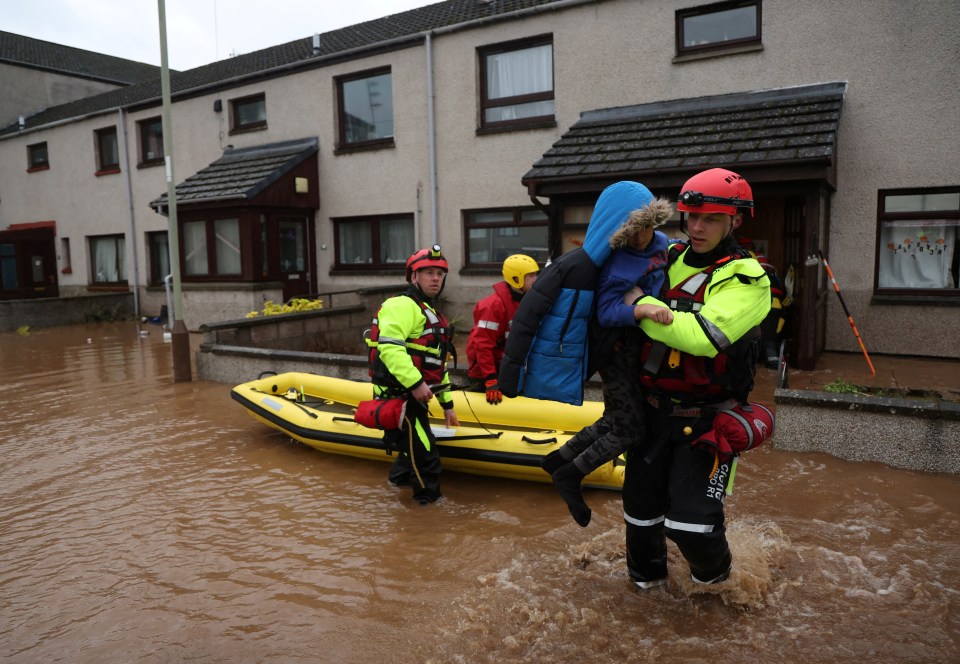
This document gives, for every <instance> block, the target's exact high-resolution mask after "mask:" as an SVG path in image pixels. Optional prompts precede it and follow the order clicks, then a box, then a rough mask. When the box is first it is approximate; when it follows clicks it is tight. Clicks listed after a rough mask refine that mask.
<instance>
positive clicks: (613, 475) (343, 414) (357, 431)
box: [230, 372, 623, 490]
mask: <svg viewBox="0 0 960 664" xmlns="http://www.w3.org/2000/svg"><path fill="white" fill-rule="evenodd" d="M230 395H231V397H232V398H233V399H234V400H235V401H237V402H238V403H240V405H242V406H243V407H244V408H245V409H246V411H247V413H248V414H249V415H250V416H251V417H253V418H254V419H255V420H257V421H259V422H262V423H263V424H266V425H267V426H269V427H272V428H273V429H276V430H278V431H282V432H284V433H286V434H287V435H289V436H290V437H291V438H294V439H296V440H299V441H300V442H301V443H304V444H306V445H309V446H310V447H313V448H315V449H318V450H321V451H323V452H330V453H333V454H345V455H349V456H354V457H361V458H364V459H373V460H377V461H392V459H393V457H391V456H390V455H388V454H387V453H386V451H385V449H384V446H383V440H382V438H383V432H382V431H379V430H377V429H369V428H367V427H364V426H361V425H360V424H357V423H356V422H354V421H353V413H354V410H355V409H356V406H357V404H358V403H360V402H361V401H364V400H367V399H372V398H373V388H372V387H371V385H370V383H366V382H357V381H352V380H344V379H342V378H331V377H329V376H320V375H317V374H310V373H301V372H289V373H283V374H271V375H264V376H261V377H260V378H258V379H257V380H253V381H250V382H248V383H242V384H240V385H237V386H236V387H234V388H233V389H232V390H231V393H230ZM453 401H454V407H455V408H456V412H457V417H458V419H459V420H460V426H459V427H458V428H456V429H447V428H446V427H445V426H444V420H443V413H442V409H441V408H440V405H439V404H438V403H437V400H436V399H434V400H433V401H431V402H430V416H431V419H432V420H433V422H434V425H433V430H434V433H435V435H436V436H437V445H438V447H439V450H440V457H441V459H442V462H443V467H444V469H447V470H455V471H460V472H464V473H472V474H474V475H489V476H492V477H505V478H509V479H517V480H528V481H534V482H549V481H550V476H549V475H548V474H547V473H546V472H544V471H543V470H542V469H541V468H540V460H541V459H542V458H543V456H544V455H546V454H547V453H549V452H551V451H553V450H555V449H557V448H558V447H560V446H561V445H563V444H564V443H565V442H566V441H567V440H569V438H570V437H571V436H573V435H574V434H575V433H576V432H577V431H579V430H580V429H582V428H583V427H585V426H587V425H588V424H592V423H593V422H594V421H596V420H597V418H599V417H600V415H602V414H603V404H601V403H598V402H586V403H584V404H583V405H582V406H571V405H569V404H561V403H554V402H550V401H540V400H537V399H527V398H525V397H518V398H516V399H504V400H503V402H502V403H500V404H498V405H496V406H491V405H490V404H488V403H487V401H486V397H485V395H484V394H483V393H482V392H464V391H455V392H453ZM584 486H585V487H593V488H603V489H615V490H619V489H620V488H621V487H622V486H623V465H622V462H621V461H620V460H617V461H616V462H610V463H607V464H605V465H603V466H601V467H600V468H598V469H597V470H595V471H594V472H592V473H591V474H590V475H588V476H587V477H586V479H585V480H584Z"/></svg>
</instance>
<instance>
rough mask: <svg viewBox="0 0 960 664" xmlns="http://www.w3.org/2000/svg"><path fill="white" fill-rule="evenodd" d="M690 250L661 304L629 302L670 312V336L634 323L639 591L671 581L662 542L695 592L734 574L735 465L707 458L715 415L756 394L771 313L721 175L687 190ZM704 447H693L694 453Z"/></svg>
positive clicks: (737, 204) (629, 496)
mask: <svg viewBox="0 0 960 664" xmlns="http://www.w3.org/2000/svg"><path fill="white" fill-rule="evenodd" d="M677 209H678V210H680V211H681V212H685V213H686V220H685V223H686V228H685V232H686V234H687V236H688V237H689V243H688V244H687V245H682V244H681V245H679V246H677V245H675V247H674V248H671V250H670V252H669V254H668V263H667V273H666V283H665V284H664V286H663V289H662V291H661V292H660V295H659V298H657V297H653V296H650V295H647V296H642V297H641V296H639V294H638V293H635V292H628V293H627V295H626V296H625V297H624V302H627V303H632V304H660V305H661V306H663V305H664V304H666V305H667V306H669V307H670V309H671V310H672V311H673V315H674V319H673V323H672V324H671V325H660V324H658V323H656V322H655V321H653V320H650V319H644V320H641V321H640V323H639V325H640V327H641V328H642V330H643V332H645V333H646V335H647V337H649V339H648V340H647V341H645V342H644V344H643V346H642V348H641V353H640V366H641V369H640V376H639V377H638V378H639V382H640V383H641V385H642V387H643V391H644V393H645V395H646V402H647V403H646V405H645V408H646V418H647V420H646V421H647V431H646V433H645V435H644V439H643V442H642V443H641V444H640V445H638V446H637V447H636V448H634V450H631V452H630V453H629V454H627V462H626V468H625V473H626V474H625V477H624V484H623V508H624V519H625V521H626V545H627V570H628V572H629V574H630V577H631V579H632V580H633V581H634V583H635V584H636V586H637V587H638V588H641V589H644V588H650V587H653V586H658V585H661V584H664V583H666V581H667V547H666V539H665V538H666V537H669V538H670V539H671V540H673V541H674V542H675V543H676V545H677V547H678V548H679V550H680V553H681V554H682V555H683V557H684V558H685V559H686V560H687V562H688V563H689V565H690V571H691V574H692V577H693V580H694V581H695V582H698V583H719V582H721V581H723V580H725V579H726V578H727V577H728V576H729V574H730V569H731V565H732V557H731V555H730V549H729V546H728V545H727V539H726V532H725V527H724V515H723V504H724V498H725V495H726V489H727V485H728V482H729V481H730V479H731V475H732V472H731V467H732V462H733V461H734V460H735V459H736V457H735V456H734V457H729V456H723V455H718V454H717V453H716V451H715V449H714V450H710V449H707V448H705V447H703V446H702V445H703V443H702V441H701V440H700V439H701V437H707V436H708V435H709V433H710V432H711V431H712V429H713V426H714V424H713V419H714V416H715V414H716V412H717V411H718V410H723V409H726V408H730V407H732V405H736V404H745V403H746V401H747V395H748V394H749V392H750V390H751V389H752V388H753V377H754V373H755V371H756V361H757V356H758V352H759V338H760V337H759V325H760V323H761V321H763V319H764V318H765V317H766V315H767V312H768V311H770V282H769V279H768V277H767V274H766V272H764V270H763V268H762V267H761V266H760V264H759V263H757V261H756V260H754V259H753V258H751V257H749V255H748V254H747V253H746V252H745V251H743V250H742V249H740V248H739V247H738V246H737V244H736V241H735V240H734V237H733V231H734V230H735V229H736V228H737V227H738V226H740V224H741V223H742V220H743V215H744V214H745V213H749V214H751V215H752V214H753V194H752V192H751V189H750V185H749V184H747V182H746V180H744V179H743V178H742V177H741V176H740V175H738V174H736V173H734V172H732V171H728V170H726V169H722V168H713V169H710V170H707V171H704V172H702V173H699V174H697V175H695V176H693V177H692V178H690V179H689V180H687V182H686V184H684V186H683V189H682V190H681V194H680V198H679V200H678V202H677ZM698 441H699V444H698Z"/></svg>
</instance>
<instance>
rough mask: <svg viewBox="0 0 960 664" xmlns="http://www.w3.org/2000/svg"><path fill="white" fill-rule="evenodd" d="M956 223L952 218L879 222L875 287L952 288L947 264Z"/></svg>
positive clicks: (949, 260)
mask: <svg viewBox="0 0 960 664" xmlns="http://www.w3.org/2000/svg"><path fill="white" fill-rule="evenodd" d="M888 200H889V199H888ZM958 225H960V222H958V221H957V220H953V219H951V220H946V219H940V220H922V221H887V222H883V223H882V225H881V227H880V270H879V273H878V275H877V283H878V286H879V287H880V288H938V289H943V288H956V287H957V283H956V280H955V278H954V275H953V274H952V273H951V267H952V264H953V253H954V251H955V246H956V241H957V228H958Z"/></svg>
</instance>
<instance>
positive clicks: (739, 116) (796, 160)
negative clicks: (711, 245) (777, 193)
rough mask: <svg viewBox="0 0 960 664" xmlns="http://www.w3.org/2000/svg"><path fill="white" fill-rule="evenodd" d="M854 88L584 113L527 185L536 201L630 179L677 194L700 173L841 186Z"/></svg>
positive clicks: (819, 87)
mask: <svg viewBox="0 0 960 664" xmlns="http://www.w3.org/2000/svg"><path fill="white" fill-rule="evenodd" d="M846 87H847V84H846V82H831V83H819V84H816V85H805V86H797V87H790V88H780V89H774V90H760V91H752V92H742V93H735V94H725V95H715V96H710V97H696V98H692V99H675V100H671V101H663V102H655V103H650V104H640V105H636V106H622V107H618V108H603V109H597V110H593V111H585V112H583V113H581V114H580V119H579V120H578V121H577V122H576V123H574V124H573V125H572V126H571V127H570V129H568V130H567V132H566V133H564V134H563V136H562V137H561V138H560V140H558V141H557V142H556V143H554V144H553V146H552V147H551V148H550V149H549V150H547V152H546V153H544V155H543V156H542V157H541V158H540V159H539V160H537V161H536V162H535V163H534V164H533V167H532V168H531V169H530V170H529V171H527V173H526V174H525V175H524V176H523V178H522V182H523V184H524V185H525V186H526V187H527V189H528V192H529V193H530V194H531V195H533V196H537V195H547V196H549V195H551V194H556V193H572V192H577V191H597V190H600V189H602V188H603V187H605V186H606V185H607V184H610V183H612V182H616V181H617V180H624V179H639V180H641V181H643V182H644V183H645V184H648V186H649V185H650V184H653V185H657V184H660V185H663V184H668V183H669V184H673V185H677V186H678V185H679V181H682V179H683V178H684V177H686V176H687V175H689V174H692V173H693V172H696V171H699V170H702V169H703V168H708V167H713V166H722V167H728V168H731V169H733V170H736V171H738V172H740V173H741V174H745V173H748V172H757V173H758V174H759V175H761V177H759V178H758V177H757V176H754V177H748V179H750V180H751V182H752V181H754V180H756V179H765V178H764V177H763V174H766V179H770V178H772V177H777V178H782V177H783V171H784V169H787V168H793V169H797V171H798V172H797V173H795V174H794V176H793V177H791V178H790V179H801V178H802V177H814V178H817V179H826V180H827V181H829V182H830V183H831V185H832V184H833V183H832V180H833V170H834V167H835V159H836V148H837V127H838V125H839V122H840V110H841V106H842V104H843V96H844V93H845V91H846ZM772 167H779V168H778V170H777V171H775V172H774V171H771V168H772ZM760 171H762V172H763V174H761V173H759V172H760ZM774 173H776V175H774Z"/></svg>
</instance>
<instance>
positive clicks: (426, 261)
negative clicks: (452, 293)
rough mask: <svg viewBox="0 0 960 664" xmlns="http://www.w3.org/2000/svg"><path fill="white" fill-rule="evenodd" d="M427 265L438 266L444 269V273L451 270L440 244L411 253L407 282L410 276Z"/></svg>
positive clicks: (408, 262)
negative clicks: (441, 251)
mask: <svg viewBox="0 0 960 664" xmlns="http://www.w3.org/2000/svg"><path fill="white" fill-rule="evenodd" d="M425 267H438V268H440V269H441V270H443V272H444V274H446V273H447V272H448V271H449V268H448V267H447V259H446V258H444V257H443V254H441V253H440V245H439V244H435V245H433V246H432V247H430V248H429V249H420V250H419V251H415V252H414V253H413V254H411V256H410V258H408V259H407V283H410V278H411V277H412V276H413V273H414V272H416V271H417V270H422V269H423V268H425Z"/></svg>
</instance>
